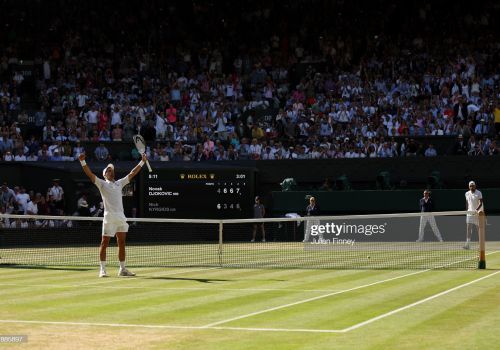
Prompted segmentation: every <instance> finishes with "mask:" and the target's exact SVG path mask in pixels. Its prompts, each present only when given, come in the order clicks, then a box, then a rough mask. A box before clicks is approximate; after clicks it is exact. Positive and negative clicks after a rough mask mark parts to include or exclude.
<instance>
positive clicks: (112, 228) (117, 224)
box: [102, 221, 128, 237]
mask: <svg viewBox="0 0 500 350" xmlns="http://www.w3.org/2000/svg"><path fill="white" fill-rule="evenodd" d="M117 232H128V224H127V222H126V221H113V222H106V223H103V224H102V235H103V236H106V237H114V236H115V235H116V233H117Z"/></svg>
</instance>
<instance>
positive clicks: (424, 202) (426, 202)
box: [417, 190, 443, 242]
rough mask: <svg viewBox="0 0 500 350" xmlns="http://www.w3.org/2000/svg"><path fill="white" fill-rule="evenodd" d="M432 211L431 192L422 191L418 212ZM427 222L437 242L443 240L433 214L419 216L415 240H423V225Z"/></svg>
mask: <svg viewBox="0 0 500 350" xmlns="http://www.w3.org/2000/svg"><path fill="white" fill-rule="evenodd" d="M433 211H434V202H433V200H432V198H431V192H430V191H429V190H425V191H424V197H423V198H421V199H420V212H421V213H431V212H433ZM427 224H429V225H431V228H432V232H434V235H435V236H436V238H437V239H438V241H439V242H442V241H443V238H442V237H441V233H440V232H439V228H438V226H437V224H436V220H435V219H434V216H421V217H420V228H419V230H418V239H417V242H423V241H424V231H425V226H427Z"/></svg>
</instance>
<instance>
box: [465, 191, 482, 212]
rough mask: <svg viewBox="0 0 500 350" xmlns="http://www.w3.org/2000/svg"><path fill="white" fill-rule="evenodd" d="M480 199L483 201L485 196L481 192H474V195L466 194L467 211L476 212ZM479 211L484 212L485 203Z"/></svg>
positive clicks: (468, 192) (469, 192)
mask: <svg viewBox="0 0 500 350" xmlns="http://www.w3.org/2000/svg"><path fill="white" fill-rule="evenodd" d="M480 199H483V194H482V193H481V191H479V190H476V191H474V193H472V192H471V191H467V192H465V200H466V201H467V210H468V211H476V208H477V207H478V206H479V200H480ZM479 211H484V203H483V205H482V207H481V209H479Z"/></svg>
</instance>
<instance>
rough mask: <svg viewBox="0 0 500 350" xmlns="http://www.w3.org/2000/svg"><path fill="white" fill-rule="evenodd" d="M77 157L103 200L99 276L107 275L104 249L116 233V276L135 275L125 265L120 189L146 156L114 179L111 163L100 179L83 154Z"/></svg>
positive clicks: (130, 178) (126, 227)
mask: <svg viewBox="0 0 500 350" xmlns="http://www.w3.org/2000/svg"><path fill="white" fill-rule="evenodd" d="M78 159H79V160H80V164H81V165H82V167H83V171H84V172H85V174H86V175H87V176H88V177H89V179H90V181H92V183H93V184H94V185H96V186H97V188H98V189H99V192H101V196H102V199H103V202H104V221H103V224H102V240H101V246H100V248H99V258H100V271H99V277H108V275H107V273H106V249H107V248H108V245H109V241H110V239H111V237H114V236H115V235H116V241H117V243H118V260H119V261H120V270H119V272H118V276H135V273H133V272H131V271H129V270H127V268H126V267H125V239H126V235H127V232H128V224H127V221H126V220H127V219H126V217H125V214H124V212H123V201H122V189H123V187H124V186H126V185H127V184H128V183H129V182H130V181H132V179H133V178H134V177H135V176H136V175H137V174H138V173H139V172H140V171H141V169H142V167H143V165H144V164H145V162H146V160H147V157H146V155H145V154H143V155H142V160H141V161H140V162H139V164H138V165H137V166H136V167H135V168H134V169H132V171H131V172H130V174H128V175H127V176H125V177H123V178H121V179H119V180H115V168H114V166H113V164H108V165H107V166H106V167H105V168H104V170H103V171H102V175H103V177H104V180H101V179H100V178H98V177H97V176H95V175H94V173H92V171H91V170H90V168H89V167H88V166H87V163H86V162H85V154H84V153H82V154H80V155H79V157H78Z"/></svg>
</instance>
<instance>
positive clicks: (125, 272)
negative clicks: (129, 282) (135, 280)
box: [118, 269, 135, 277]
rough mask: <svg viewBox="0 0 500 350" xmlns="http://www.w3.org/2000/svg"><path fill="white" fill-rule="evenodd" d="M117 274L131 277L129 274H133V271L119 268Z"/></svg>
mask: <svg viewBox="0 0 500 350" xmlns="http://www.w3.org/2000/svg"><path fill="white" fill-rule="evenodd" d="M118 276H122V277H123V276H127V277H131V276H135V273H133V272H132V271H129V270H127V269H120V271H118Z"/></svg>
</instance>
